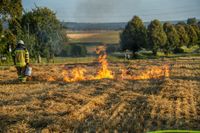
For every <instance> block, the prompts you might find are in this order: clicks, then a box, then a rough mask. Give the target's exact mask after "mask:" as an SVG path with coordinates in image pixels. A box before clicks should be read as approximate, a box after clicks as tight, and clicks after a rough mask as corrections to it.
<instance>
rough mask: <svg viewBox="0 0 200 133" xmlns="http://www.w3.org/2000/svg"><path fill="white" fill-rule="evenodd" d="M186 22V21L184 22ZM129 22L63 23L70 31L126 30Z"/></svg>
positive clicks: (146, 24) (146, 23)
mask: <svg viewBox="0 0 200 133" xmlns="http://www.w3.org/2000/svg"><path fill="white" fill-rule="evenodd" d="M180 21H181V20H179V21H161V22H162V23H164V22H171V23H172V24H176V23H178V22H180ZM182 21H184V22H186V20H182ZM149 23H150V22H144V24H145V26H148V25H149ZM126 24H127V22H119V23H76V22H62V25H63V26H64V27H67V29H69V30H77V31H79V30H80V31H81V30H122V29H124V28H125V26H126Z"/></svg>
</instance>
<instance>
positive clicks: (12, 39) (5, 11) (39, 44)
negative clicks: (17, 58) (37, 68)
mask: <svg viewBox="0 0 200 133" xmlns="http://www.w3.org/2000/svg"><path fill="white" fill-rule="evenodd" d="M5 24H7V25H8V28H4V27H5ZM18 40H23V41H24V42H25V44H26V47H27V48H28V50H29V52H30V56H31V58H33V59H35V60H37V61H38V62H40V59H41V57H45V58H47V60H49V59H51V58H53V57H54V56H55V55H59V54H60V53H61V50H62V48H63V47H64V43H65V42H67V37H66V32H65V29H64V28H63V27H62V25H61V23H60V21H59V20H58V19H57V17H56V14H55V12H53V11H52V10H50V9H48V8H46V7H37V6H35V8H34V9H32V10H30V11H25V10H24V9H23V6H22V1H21V0H1V1H0V56H1V55H4V56H5V55H6V56H8V57H11V54H10V53H11V50H13V49H14V48H15V47H16V44H17V41H18Z"/></svg>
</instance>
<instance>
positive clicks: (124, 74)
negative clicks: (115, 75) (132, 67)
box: [121, 65, 170, 80]
mask: <svg viewBox="0 0 200 133" xmlns="http://www.w3.org/2000/svg"><path fill="white" fill-rule="evenodd" d="M169 76H170V69H169V66H168V65H164V66H163V67H159V66H152V67H150V68H148V69H147V70H145V71H142V72H141V74H139V75H137V76H132V75H128V71H127V70H123V69H122V70H121V78H122V79H130V80H145V79H160V78H164V77H169Z"/></svg>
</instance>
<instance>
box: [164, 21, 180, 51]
mask: <svg viewBox="0 0 200 133" xmlns="http://www.w3.org/2000/svg"><path fill="white" fill-rule="evenodd" d="M163 28H164V31H165V33H166V35H167V42H166V44H165V45H164V46H163V51H164V53H165V54H166V55H168V54H169V53H170V52H172V51H173V50H174V49H175V48H176V47H177V46H178V45H179V42H180V40H179V35H178V33H177V31H176V29H175V27H174V25H172V24H170V23H167V22H166V23H164V25H163Z"/></svg>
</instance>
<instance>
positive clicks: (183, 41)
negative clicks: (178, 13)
mask: <svg viewBox="0 0 200 133" xmlns="http://www.w3.org/2000/svg"><path fill="white" fill-rule="evenodd" d="M175 28H176V31H177V33H178V35H179V39H180V43H179V45H176V46H177V47H176V48H180V47H181V46H187V45H188V43H189V37H188V34H187V32H186V30H185V28H184V25H181V24H177V25H176V26H175Z"/></svg>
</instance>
